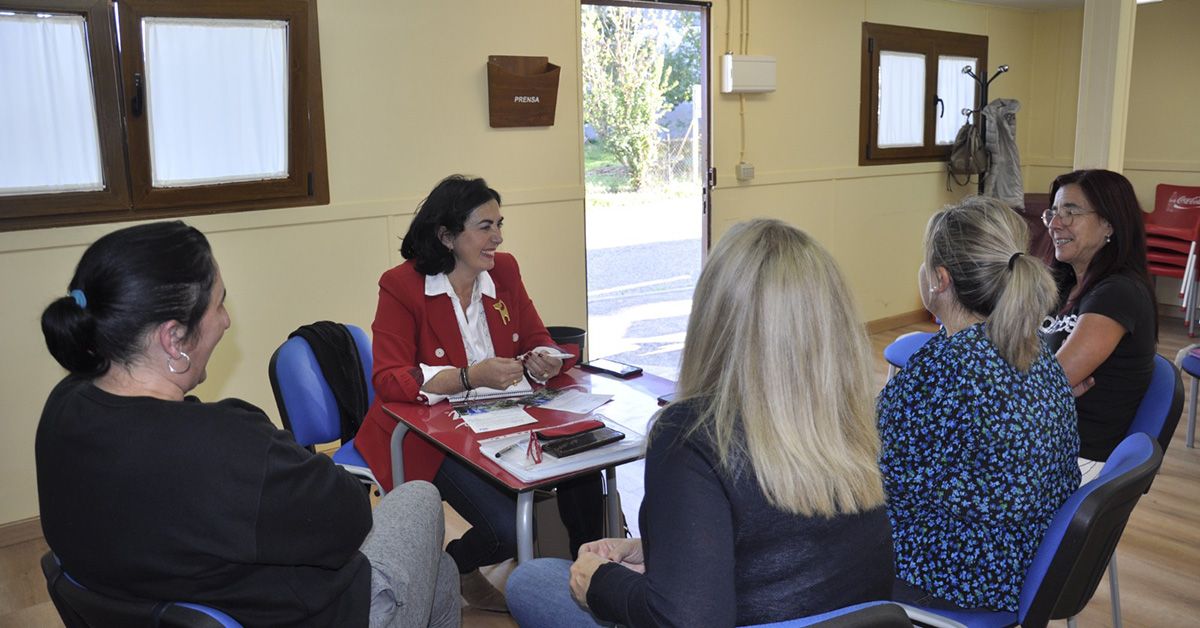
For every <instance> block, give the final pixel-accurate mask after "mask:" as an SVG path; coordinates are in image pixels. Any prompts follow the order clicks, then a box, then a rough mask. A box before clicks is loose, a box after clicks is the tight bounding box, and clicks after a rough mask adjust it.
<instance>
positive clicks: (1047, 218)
mask: <svg viewBox="0 0 1200 628" xmlns="http://www.w3.org/2000/svg"><path fill="white" fill-rule="evenodd" d="M1094 213H1096V210H1094V209H1081V208H1078V207H1068V208H1066V209H1064V210H1062V211H1059V210H1057V209H1054V208H1053V207H1052V208H1050V209H1047V210H1046V211H1044V212H1042V223H1043V224H1045V225H1046V226H1047V227H1049V226H1050V223H1052V222H1054V219H1055V218H1056V217H1057V218H1058V222H1059V224H1061V225H1062V226H1064V227H1070V226H1071V223H1073V222H1075V219H1076V218H1078V217H1080V216H1082V215H1084V214H1094Z"/></svg>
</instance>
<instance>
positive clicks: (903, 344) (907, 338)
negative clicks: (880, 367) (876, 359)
mask: <svg viewBox="0 0 1200 628" xmlns="http://www.w3.org/2000/svg"><path fill="white" fill-rule="evenodd" d="M935 335H937V334H935V333H933V332H929V331H910V332H908V333H907V334H904V335H902V336H900V337H899V338H896V339H895V340H893V341H892V344H890V345H888V346H887V347H886V348H885V349H884V350H883V359H885V360H887V363H888V379H891V378H892V376H893V375H895V374H896V371H898V370H900V369H902V368H904V367H905V366H907V365H908V359H909V358H910V357H912V354H914V353H916V352H917V349H920V348H921V347H924V346H925V343H927V342H929V339H930V338H933V337H934V336H935Z"/></svg>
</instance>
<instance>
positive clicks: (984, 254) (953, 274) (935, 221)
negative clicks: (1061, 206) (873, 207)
mask: <svg viewBox="0 0 1200 628" xmlns="http://www.w3.org/2000/svg"><path fill="white" fill-rule="evenodd" d="M1028 242H1029V230H1028V228H1027V227H1026V226H1025V221H1024V220H1022V219H1021V218H1020V217H1018V216H1017V214H1016V213H1015V212H1013V211H1012V210H1011V209H1009V207H1008V206H1007V205H1004V204H1003V203H1001V202H1000V201H998V200H996V199H993V198H988V197H983V196H971V197H967V198H965V199H963V200H962V201H961V202H959V203H958V204H957V205H952V206H948V207H947V208H945V209H944V210H942V211H941V212H939V213H938V214H935V215H934V216H933V218H931V219H930V220H929V226H928V227H927V229H926V234H925V267H926V268H929V269H933V268H937V267H939V266H941V267H944V268H945V269H946V271H947V272H948V273H949V274H950V278H951V280H952V281H953V282H954V288H955V294H956V295H957V297H958V301H959V304H960V305H962V307H964V308H966V309H967V310H968V311H970V312H973V313H975V314H978V315H979V316H981V317H984V318H985V319H986V321H987V324H986V330H987V335H988V338H989V339H991V341H992V344H994V345H996V350H997V351H998V352H999V353H1000V356H1001V357H1003V358H1004V359H1005V360H1006V361H1007V362H1008V363H1009V364H1011V365H1013V366H1014V367H1016V368H1017V369H1019V370H1021V371H1025V370H1028V369H1029V367H1030V365H1031V364H1033V360H1034V359H1035V358H1036V357H1037V355H1038V353H1039V352H1040V351H1041V342H1042V341H1041V338H1039V337H1038V333H1037V332H1038V328H1039V326H1040V325H1041V321H1042V319H1043V317H1045V315H1046V314H1048V313H1050V311H1051V309H1053V307H1054V305H1055V303H1056V301H1057V299H1058V288H1057V285H1056V284H1055V283H1054V279H1053V278H1052V277H1051V276H1050V272H1049V270H1047V269H1046V267H1045V265H1044V264H1043V263H1042V262H1041V261H1040V260H1038V259H1036V258H1034V257H1031V256H1029V255H1028V254H1027V246H1028Z"/></svg>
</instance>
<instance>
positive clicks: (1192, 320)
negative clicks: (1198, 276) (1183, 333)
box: [1183, 289, 1196, 338]
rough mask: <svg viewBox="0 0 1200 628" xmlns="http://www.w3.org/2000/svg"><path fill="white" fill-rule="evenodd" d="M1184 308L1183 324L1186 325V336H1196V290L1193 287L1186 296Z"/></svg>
mask: <svg viewBox="0 0 1200 628" xmlns="http://www.w3.org/2000/svg"><path fill="white" fill-rule="evenodd" d="M1184 306H1185V307H1184V309H1185V310H1186V311H1187V313H1186V314H1185V315H1184V316H1186V317H1187V319H1186V320H1185V321H1184V323H1183V324H1184V326H1185V327H1187V330H1188V337H1189V338H1194V337H1195V336H1196V291H1195V290H1194V289H1193V290H1192V291H1191V294H1189V295H1188V298H1187V299H1185V301H1184Z"/></svg>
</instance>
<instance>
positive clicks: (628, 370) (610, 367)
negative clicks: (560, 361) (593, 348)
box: [579, 358, 642, 379]
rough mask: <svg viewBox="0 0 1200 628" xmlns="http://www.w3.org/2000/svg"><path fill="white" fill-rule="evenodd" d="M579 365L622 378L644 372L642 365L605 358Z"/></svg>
mask: <svg viewBox="0 0 1200 628" xmlns="http://www.w3.org/2000/svg"><path fill="white" fill-rule="evenodd" d="M579 366H580V367H581V368H584V369H586V370H589V371H595V372H597V373H608V374H609V375H616V376H617V377H620V378H621V379H629V378H630V377H634V376H636V375H641V374H642V367H640V366H633V365H632V364H625V363H624V362H617V361H616V360H606V359H603V358H602V359H599V360H592V361H591V362H588V363H587V364H580V365H579Z"/></svg>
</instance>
